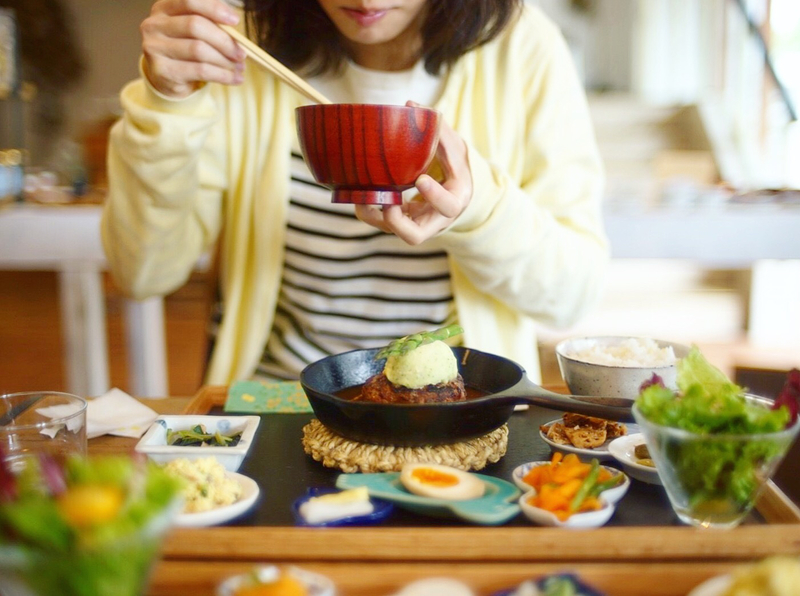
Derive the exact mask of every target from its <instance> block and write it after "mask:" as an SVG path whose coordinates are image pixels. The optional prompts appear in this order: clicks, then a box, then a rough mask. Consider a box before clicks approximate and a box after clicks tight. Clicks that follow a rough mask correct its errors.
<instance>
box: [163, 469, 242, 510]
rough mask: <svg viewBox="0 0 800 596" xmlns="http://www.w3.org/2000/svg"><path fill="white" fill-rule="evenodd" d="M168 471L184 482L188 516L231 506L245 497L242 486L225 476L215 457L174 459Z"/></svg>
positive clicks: (185, 508)
mask: <svg viewBox="0 0 800 596" xmlns="http://www.w3.org/2000/svg"><path fill="white" fill-rule="evenodd" d="M164 470H165V471H166V472H167V473H168V474H169V475H170V476H173V477H175V478H179V479H180V480H182V481H183V498H184V500H185V502H186V504H185V505H184V512H185V513H199V512H201V511H208V510H209V509H216V508H217V507H224V506H225V505H231V504H233V503H235V502H236V501H238V500H239V498H240V497H241V496H242V487H241V485H240V484H239V483H238V482H236V481H235V480H233V479H231V478H229V477H228V476H226V475H225V468H224V467H223V466H222V464H221V463H219V462H218V461H217V459H216V458H214V457H204V458H200V459H195V460H189V459H186V458H183V457H182V458H178V459H174V460H172V461H170V462H168V463H167V464H166V465H165V466H164Z"/></svg>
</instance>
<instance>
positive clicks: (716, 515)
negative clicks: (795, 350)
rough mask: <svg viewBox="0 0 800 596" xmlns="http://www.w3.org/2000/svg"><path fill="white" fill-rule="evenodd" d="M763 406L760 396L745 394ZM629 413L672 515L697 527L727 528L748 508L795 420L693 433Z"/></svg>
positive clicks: (792, 432) (774, 465) (784, 445)
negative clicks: (767, 427) (743, 430)
mask: <svg viewBox="0 0 800 596" xmlns="http://www.w3.org/2000/svg"><path fill="white" fill-rule="evenodd" d="M745 398H746V399H747V400H748V401H750V402H751V403H754V404H757V405H760V406H763V407H769V406H770V405H771V404H772V402H771V401H770V400H767V399H765V398H760V397H757V396H753V395H746V396H745ZM632 411H633V416H634V418H635V419H636V422H638V423H639V427H640V430H641V431H642V433H643V434H644V436H645V441H646V443H647V446H648V449H649V450H650V455H651V457H652V458H653V461H654V462H655V464H656V470H658V475H659V477H660V478H661V482H662V484H663V485H664V488H665V489H666V491H667V496H668V497H669V500H670V503H671V504H672V508H673V509H674V510H675V513H676V514H677V515H678V518H679V519H680V520H681V521H682V522H684V523H687V524H690V525H692V526H696V527H702V528H733V527H736V526H738V525H739V524H740V523H741V522H742V520H743V519H744V518H745V517H746V516H747V514H748V513H749V512H750V511H751V510H752V508H753V506H754V505H755V502H756V500H757V498H758V495H759V493H760V492H761V490H762V489H763V488H764V486H765V484H766V482H767V481H768V480H769V479H770V478H771V477H772V475H773V474H774V473H775V470H776V469H777V468H778V465H779V464H780V462H781V460H782V459H783V457H784V456H785V455H786V453H787V451H788V450H789V447H790V446H791V444H792V442H793V441H794V439H795V437H796V436H797V432H798V429H800V423H798V422H797V421H795V422H794V424H793V425H792V426H791V427H789V428H787V429H784V430H782V431H779V432H774V433H762V434H699V433H694V432H689V431H686V430H683V429H679V428H673V427H668V426H662V425H660V424H655V423H653V422H651V421H650V420H648V419H647V418H645V417H644V415H643V414H642V413H641V412H640V411H639V408H638V407H637V405H636V404H634V405H633V408H632Z"/></svg>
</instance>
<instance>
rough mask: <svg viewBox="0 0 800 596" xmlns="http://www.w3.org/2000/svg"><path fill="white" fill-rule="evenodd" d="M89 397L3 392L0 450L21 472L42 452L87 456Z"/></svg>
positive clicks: (58, 456) (0, 397)
mask: <svg viewBox="0 0 800 596" xmlns="http://www.w3.org/2000/svg"><path fill="white" fill-rule="evenodd" d="M86 448H87V443H86V400H85V399H84V398H82V397H79V396H77V395H72V394H70V393H61V392H57V391H27V392H21V393H7V394H5V395H0V452H2V454H3V457H4V459H5V461H6V464H7V465H8V466H9V468H10V469H11V471H12V472H13V473H15V474H18V473H19V472H21V471H22V469H23V468H25V466H26V465H27V462H29V461H30V460H31V458H33V457H38V455H39V454H46V455H49V456H51V457H53V458H55V459H56V460H58V461H60V462H62V463H63V460H65V459H66V458H68V457H71V456H80V457H84V456H85V455H86Z"/></svg>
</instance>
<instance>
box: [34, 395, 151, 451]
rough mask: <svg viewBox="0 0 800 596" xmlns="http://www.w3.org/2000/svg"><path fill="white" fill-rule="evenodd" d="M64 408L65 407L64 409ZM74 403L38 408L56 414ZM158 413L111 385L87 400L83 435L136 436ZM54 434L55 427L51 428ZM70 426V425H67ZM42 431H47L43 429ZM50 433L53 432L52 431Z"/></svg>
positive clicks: (41, 412) (91, 437)
mask: <svg viewBox="0 0 800 596" xmlns="http://www.w3.org/2000/svg"><path fill="white" fill-rule="evenodd" d="M65 408H66V409H65ZM74 409H75V408H74V406H68V405H65V406H49V407H46V408H39V409H38V410H37V412H39V413H40V414H42V415H43V416H47V417H48V418H59V417H62V416H65V415H67V414H69V413H71V412H72V411H74ZM157 417H158V414H157V413H156V412H155V411H153V410H151V409H150V408H148V407H147V406H146V405H144V404H143V403H142V402H140V401H138V400H136V399H134V398H132V397H131V396H130V395H128V394H127V393H125V392H124V391H122V390H120V389H116V388H114V389H111V390H110V391H108V392H107V393H104V394H103V395H101V396H99V397H95V398H94V399H89V400H87V406H86V438H87V439H93V438H94V437H99V436H100V435H106V434H108V435H116V436H119V437H133V438H134V439H138V438H139V437H141V436H142V435H143V434H144V432H145V431H146V430H147V429H148V428H149V427H150V425H151V424H152V423H153V422H154V421H155V419H156V418H157ZM50 430H52V432H53V434H55V433H56V432H58V429H57V428H56V429H50ZM70 430H73V429H70ZM42 432H44V433H45V434H50V433H49V432H46V431H45V430H43V431H42ZM51 436H52V435H51Z"/></svg>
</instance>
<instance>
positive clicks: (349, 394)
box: [334, 385, 489, 401]
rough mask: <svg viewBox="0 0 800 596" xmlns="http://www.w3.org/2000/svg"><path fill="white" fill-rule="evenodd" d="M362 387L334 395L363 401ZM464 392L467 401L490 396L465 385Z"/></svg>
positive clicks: (344, 390) (486, 392) (358, 386)
mask: <svg viewBox="0 0 800 596" xmlns="http://www.w3.org/2000/svg"><path fill="white" fill-rule="evenodd" d="M362 386H363V385H355V386H353V387H347V388H346V389H342V390H341V391H337V392H336V393H334V395H335V396H336V397H339V398H341V399H347V400H350V401H361V387H362ZM464 390H465V391H466V392H467V399H476V398H478V397H485V396H487V395H489V392H488V391H484V390H483V389H477V388H475V387H470V386H469V385H465V386H464Z"/></svg>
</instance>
